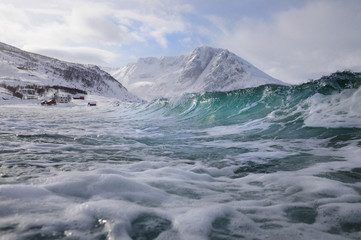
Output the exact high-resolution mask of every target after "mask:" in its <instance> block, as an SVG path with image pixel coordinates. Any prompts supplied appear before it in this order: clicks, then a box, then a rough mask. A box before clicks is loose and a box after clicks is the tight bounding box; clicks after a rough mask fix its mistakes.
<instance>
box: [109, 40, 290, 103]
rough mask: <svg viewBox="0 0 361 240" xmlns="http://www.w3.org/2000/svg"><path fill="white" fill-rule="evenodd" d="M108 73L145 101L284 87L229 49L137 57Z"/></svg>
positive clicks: (201, 48)
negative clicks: (189, 94) (206, 93)
mask: <svg viewBox="0 0 361 240" xmlns="http://www.w3.org/2000/svg"><path fill="white" fill-rule="evenodd" d="M110 73H111V74H112V76H113V77H114V78H116V79H117V80H118V81H120V82H121V83H122V84H123V85H124V86H125V87H126V88H127V89H128V90H129V91H130V92H132V93H134V94H136V95H138V96H140V97H142V98H144V99H146V100H151V99H154V98H160V97H171V96H175V95H181V94H184V93H192V92H211V91H230V90H236V89H242V88H249V87H256V86H259V85H264V84H272V83H274V84H285V83H283V82H281V81H279V80H277V79H274V78H272V77H271V76H269V75H267V74H265V73H264V72H262V71H261V70H259V69H258V68H256V67H254V66H253V65H251V64H250V63H248V62H247V61H245V60H244V59H242V58H240V57H238V56H236V55H235V54H233V53H231V52H229V51H228V50H224V49H216V48H211V47H198V48H196V49H195V50H194V51H193V52H192V53H190V54H186V55H182V56H176V57H161V58H154V57H151V58H140V59H139V60H138V61H137V62H135V63H131V64H128V65H127V66H125V67H122V68H119V69H118V70H115V71H112V72H110Z"/></svg>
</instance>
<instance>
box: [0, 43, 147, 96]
mask: <svg viewBox="0 0 361 240" xmlns="http://www.w3.org/2000/svg"><path fill="white" fill-rule="evenodd" d="M0 84H2V85H7V86H18V87H22V86H30V85H35V86H63V87H68V88H76V89H81V90H85V91H87V92H89V93H90V94H95V95H102V96H107V97H113V98H117V99H119V100H122V101H129V102H134V101H135V102H137V101H140V99H139V98H138V97H136V96H135V95H133V94H131V93H129V92H128V90H127V89H126V88H125V87H124V86H123V85H122V84H121V83H119V82H118V81H117V80H115V79H114V78H113V77H112V76H111V75H110V74H109V73H107V72H105V71H103V70H101V69H100V68H99V67H98V66H96V65H84V64H78V63H71V62H65V61H61V60H58V59H55V58H51V57H47V56H43V55H40V54H36V53H31V52H26V51H23V50H21V49H18V48H16V47H13V46H11V45H8V44H5V43H1V42H0Z"/></svg>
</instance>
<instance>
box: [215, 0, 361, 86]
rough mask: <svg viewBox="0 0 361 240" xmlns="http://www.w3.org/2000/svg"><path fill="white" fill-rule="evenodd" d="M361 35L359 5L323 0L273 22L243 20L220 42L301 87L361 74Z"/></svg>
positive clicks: (265, 69)
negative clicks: (344, 73) (330, 76)
mask: <svg viewBox="0 0 361 240" xmlns="http://www.w3.org/2000/svg"><path fill="white" fill-rule="evenodd" d="M222 30H223V29H222ZM223 31H224V30H223ZM360 32H361V2H360V1H358V0H349V1H337V0H335V1H323V0H320V1H308V2H307V3H306V4H305V5H304V6H303V7H302V8H299V9H290V10H288V11H285V12H281V13H278V14H276V15H274V16H273V18H271V19H270V20H268V21H264V20H259V21H255V20H254V19H249V18H248V19H246V18H244V19H242V20H241V21H239V22H238V23H237V24H236V27H235V28H232V29H230V28H228V31H227V33H226V34H225V35H222V36H220V37H217V38H216V42H217V43H218V44H219V45H221V46H222V47H226V48H229V49H230V50H232V51H235V52H236V53H237V54H239V55H240V56H241V57H244V58H246V59H248V60H249V61H250V62H252V63H254V64H255V65H256V66H258V67H259V68H261V69H262V70H264V71H266V72H267V73H269V74H271V75H272V76H274V77H276V78H279V79H281V80H284V81H286V82H290V83H296V82H303V81H307V80H308V79H307V78H312V77H319V76H320V75H321V74H325V73H330V72H333V71H337V70H344V69H352V70H361V44H360V43H361V34H360Z"/></svg>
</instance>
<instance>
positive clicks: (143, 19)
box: [0, 0, 192, 64]
mask: <svg viewBox="0 0 361 240" xmlns="http://www.w3.org/2000/svg"><path fill="white" fill-rule="evenodd" d="M4 2H7V3H6V4H2V3H0V41H3V42H5V43H8V44H12V45H15V46H17V47H20V48H23V47H24V46H27V47H26V49H27V50H29V46H32V47H31V49H32V50H34V51H35V50H36V51H41V52H38V53H43V54H44V49H47V51H46V52H47V53H49V54H51V55H50V56H54V57H59V58H61V59H64V58H63V57H65V56H67V55H63V54H60V53H62V52H64V50H65V49H67V50H70V49H74V50H75V49H81V48H79V46H88V47H89V48H91V49H93V50H95V49H98V53H100V52H102V51H104V50H101V49H107V51H108V52H109V49H110V48H113V49H114V48H118V49H119V47H122V46H124V45H127V44H134V43H140V42H143V43H146V44H148V43H152V44H153V43H154V42H156V43H158V45H159V46H162V47H163V48H166V47H167V46H168V38H167V36H168V35H169V34H173V33H179V32H184V31H186V28H187V27H186V24H185V22H184V21H183V20H184V19H183V17H182V14H181V13H183V12H190V11H192V7H191V6H190V5H184V4H178V3H176V2H172V3H168V2H164V1H146V2H144V1H112V0H107V1H96V0H93V1H85V0H79V1H70V0H64V1H55V0H49V1H47V2H46V3H45V4H43V5H42V4H41V2H40V1H36V0H29V1H26V2H25V3H22V1H19V0H13V1H10V0H4ZM49 49H52V50H51V51H50V50H49ZM65 52H66V51H65ZM81 52H82V51H81ZM82 55H83V54H82ZM95 55H96V54H95ZM95 55H94V54H93V55H92V56H95ZM98 55H99V54H98ZM108 55H109V54H108ZM113 55H114V54H113ZM68 56H74V57H75V54H71V55H68ZM104 56H105V55H104V54H103V55H102V58H101V59H100V61H109V60H112V59H114V57H104ZM76 59H79V58H76V57H75V58H74V59H73V60H72V61H75V60H76ZM67 60H69V57H67ZM109 63H110V62H107V64H109Z"/></svg>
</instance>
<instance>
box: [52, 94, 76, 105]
mask: <svg viewBox="0 0 361 240" xmlns="http://www.w3.org/2000/svg"><path fill="white" fill-rule="evenodd" d="M71 98H72V97H71V96H70V95H69V94H66V93H62V92H59V91H58V92H56V93H55V94H54V99H55V101H56V102H57V103H68V102H70V101H71Z"/></svg>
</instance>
